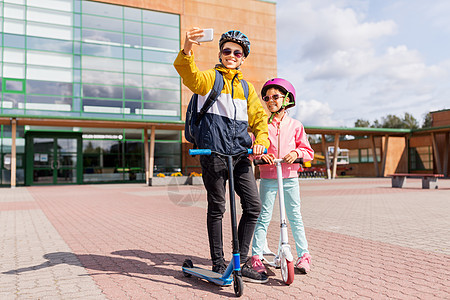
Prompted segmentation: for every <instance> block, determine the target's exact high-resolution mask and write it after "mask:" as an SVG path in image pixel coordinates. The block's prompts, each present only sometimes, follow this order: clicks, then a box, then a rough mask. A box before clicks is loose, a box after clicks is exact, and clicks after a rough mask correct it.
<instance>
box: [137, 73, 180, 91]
mask: <svg viewBox="0 0 450 300" xmlns="http://www.w3.org/2000/svg"><path fill="white" fill-rule="evenodd" d="M144 86H146V87H150V88H161V89H172V90H176V89H179V88H180V79H179V78H176V77H161V76H149V75H145V76H144Z"/></svg>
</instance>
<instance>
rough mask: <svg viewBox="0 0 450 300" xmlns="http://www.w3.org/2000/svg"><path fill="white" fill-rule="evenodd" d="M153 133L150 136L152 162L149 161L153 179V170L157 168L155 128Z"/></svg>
mask: <svg viewBox="0 0 450 300" xmlns="http://www.w3.org/2000/svg"><path fill="white" fill-rule="evenodd" d="M151 130H152V132H151V135H150V160H149V169H148V173H149V178H153V168H154V167H155V130H156V129H155V126H152V128H151Z"/></svg>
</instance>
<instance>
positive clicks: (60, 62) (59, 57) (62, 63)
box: [27, 51, 73, 68]
mask: <svg viewBox="0 0 450 300" xmlns="http://www.w3.org/2000/svg"><path fill="white" fill-rule="evenodd" d="M72 58H73V55H70V54H62V53H54V52H39V51H28V52H27V63H28V64H31V65H41V66H51V67H61V68H72V67H73V64H72Z"/></svg>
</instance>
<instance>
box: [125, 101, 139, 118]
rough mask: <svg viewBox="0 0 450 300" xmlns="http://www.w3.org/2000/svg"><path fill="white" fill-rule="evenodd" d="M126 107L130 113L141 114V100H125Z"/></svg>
mask: <svg viewBox="0 0 450 300" xmlns="http://www.w3.org/2000/svg"><path fill="white" fill-rule="evenodd" d="M130 99H132V98H130ZM125 108H126V109H127V111H128V113H130V114H140V112H141V109H142V103H141V102H140V101H125Z"/></svg>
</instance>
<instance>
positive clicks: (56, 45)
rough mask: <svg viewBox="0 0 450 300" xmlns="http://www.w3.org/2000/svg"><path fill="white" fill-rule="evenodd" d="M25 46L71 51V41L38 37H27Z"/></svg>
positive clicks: (35, 48)
mask: <svg viewBox="0 0 450 300" xmlns="http://www.w3.org/2000/svg"><path fill="white" fill-rule="evenodd" d="M27 48H28V49H33V50H46V51H57V52H66V53H72V41H63V40H54V39H48V38H40V37H33V36H29V37H27Z"/></svg>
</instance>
